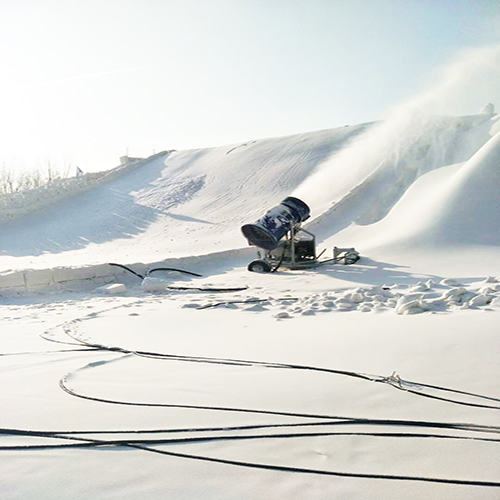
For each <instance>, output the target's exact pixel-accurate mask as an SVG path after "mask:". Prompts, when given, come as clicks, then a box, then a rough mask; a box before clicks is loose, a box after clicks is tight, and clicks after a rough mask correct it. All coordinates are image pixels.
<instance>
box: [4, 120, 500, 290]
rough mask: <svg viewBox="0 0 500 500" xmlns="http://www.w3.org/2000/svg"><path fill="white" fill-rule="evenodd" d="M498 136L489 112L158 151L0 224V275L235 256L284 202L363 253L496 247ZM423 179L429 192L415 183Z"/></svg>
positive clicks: (333, 239)
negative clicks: (296, 203)
mask: <svg viewBox="0 0 500 500" xmlns="http://www.w3.org/2000/svg"><path fill="white" fill-rule="evenodd" d="M498 128H499V121H498V115H495V114H491V113H490V114H486V113H484V114H479V115H474V116H468V117H461V118H451V117H450V118H447V117H443V118H436V117H426V118H425V119H423V118H422V117H419V118H418V119H413V120H406V121H402V120H401V118H397V119H392V120H389V121H388V122H384V123H380V124H366V125H359V126H351V127H342V128H338V129H333V130H324V131H320V132H313V133H306V134H299V135H295V136H290V137H282V138H275V139H266V140H259V141H249V142H247V143H243V144H238V145H232V146H226V147H217V148H211V149H200V150H191V151H179V152H167V153H165V154H163V155H156V157H154V158H152V159H150V160H149V161H146V162H143V163H141V164H140V165H139V166H135V167H134V168H132V169H131V168H128V169H122V170H121V171H113V175H108V177H107V178H105V181H104V182H103V181H102V180H100V181H99V182H98V183H97V185H96V186H95V187H93V188H90V189H89V187H88V185H84V187H85V189H84V190H82V189H78V185H76V187H75V191H74V194H73V196H72V197H71V198H69V197H68V196H67V191H66V198H63V199H62V200H56V202H55V203H53V204H52V205H50V206H48V207H46V208H44V207H37V206H36V204H33V205H32V207H31V208H30V213H28V214H27V215H25V216H24V217H22V218H15V219H13V220H10V221H7V222H5V223H4V224H3V225H2V226H1V228H2V239H1V245H0V265H1V268H2V273H3V274H5V273H10V274H9V276H10V282H12V276H11V274H12V272H20V271H25V270H27V269H39V270H40V269H52V268H56V267H57V268H59V267H61V266H62V267H70V268H74V267H77V268H78V267H84V266H87V267H88V266H97V265H100V264H105V263H106V262H110V261H113V262H120V263H123V264H132V263H144V264H146V265H147V264H148V263H153V262H161V261H164V260H165V259H172V258H182V257H187V256H201V255H207V254H211V253H215V252H225V251H229V250H232V251H234V250H236V249H240V248H244V247H245V245H246V242H245V240H244V239H243V238H242V236H241V233H240V227H241V225H243V224H245V223H248V222H252V221H253V220H255V219H257V218H258V217H260V216H261V215H262V213H264V212H265V211H266V210H267V209H269V208H270V207H272V206H273V205H275V204H276V203H279V202H280V201H281V200H282V199H283V198H285V197H286V196H288V195H290V194H293V195H295V196H298V197H300V198H301V199H303V200H304V201H305V202H306V203H308V204H309V205H310V206H311V208H312V220H311V222H309V224H308V227H309V228H310V229H312V230H313V231H314V232H315V233H316V234H317V236H318V239H319V241H325V242H326V244H327V245H332V243H333V244H338V245H341V246H342V245H344V244H347V245H349V246H356V247H359V248H360V250H361V251H362V252H364V253H366V252H367V251H370V249H371V247H372V246H373V245H374V244H375V243H374V239H375V240H377V241H378V243H377V245H378V246H380V245H387V244H389V243H390V242H392V241H393V240H394V239H398V240H405V239H408V238H407V235H410V234H411V235H416V234H417V232H418V234H419V235H420V236H418V238H417V239H418V241H419V243H422V242H426V243H427V244H430V243H431V240H432V242H433V244H436V245H437V244H439V245H441V246H442V244H443V243H445V241H444V240H446V242H448V243H452V241H451V239H450V238H451V233H453V234H454V235H455V236H454V238H453V244H457V243H464V244H470V245H473V244H488V243H490V244H493V245H496V244H497V243H498V232H497V231H495V224H496V223H497V222H498V221H497V214H498V197H497V196H496V192H495V186H497V183H498V171H497V170H495V167H494V165H495V162H496V161H497V158H498V154H499V153H498V148H495V147H494V146H493V145H492V144H493V143H492V142H491V141H492V140H493V139H492V137H493V135H495V132H496V130H497V129H498ZM490 143H491V144H490ZM473 155H475V156H474V159H473V160H471V157H473ZM459 162H461V164H464V163H465V164H464V165H463V167H460V166H457V167H455V168H456V169H459V172H457V173H456V175H454V174H453V179H463V180H462V181H459V180H453V179H450V178H449V177H450V176H451V175H452V170H451V167H450V168H449V169H443V167H448V166H451V165H456V164H457V163H459ZM469 171H470V172H469ZM434 172H439V173H438V174H435V173H434ZM466 172H469V173H468V174H467V173H466ZM481 172H482V173H481ZM427 176H429V177H431V178H432V179H433V180H432V181H429V182H432V184H433V185H432V191H433V192H432V193H431V192H430V191H428V190H427V189H423V188H419V186H420V185H423V184H425V183H426V182H427V181H426V180H425V177H427ZM471 177H472V178H473V179H475V180H474V182H472V181H471V180H470V179H471ZM437 179H439V182H436V180H437ZM471 182H472V183H471ZM457 183H459V184H460V185H462V186H463V187H462V188H460V187H459V186H458V184H457ZM455 184H457V186H456V187H452V185H455ZM483 184H486V186H484V185H483ZM448 186H449V187H448ZM485 187H489V188H490V189H489V191H488V193H486V192H484V188H485ZM450 190H454V191H453V192H454V194H452V193H451V191H450ZM451 198H453V199H451ZM431 199H432V200H434V201H432V203H431ZM481 200H482V201H481ZM43 203H44V204H46V203H47V200H46V199H44V201H43ZM436 204H437V205H439V204H441V206H440V208H437V205H436ZM443 204H444V205H445V206H443ZM37 208H38V209H37ZM23 210H25V207H24V206H23V205H22V203H20V208H19V210H18V211H19V212H21V213H22V211H23ZM445 212H446V213H448V215H446V213H445ZM14 215H16V213H15V211H14ZM389 215H390V216H389ZM454 217H455V221H454V222H453V221H452V219H453V218H454ZM396 221H399V222H396ZM446 221H448V222H446ZM457 221H458V222H457ZM443 225H444V226H445V227H443ZM465 226H466V227H465ZM452 227H453V228H454V229H452ZM346 228H347V229H346ZM342 230H345V231H342ZM339 233H340V234H339ZM444 233H446V235H448V236H445V234H444ZM485 234H487V235H489V236H484V235H485ZM374 235H376V237H375V236H374ZM474 235H475V236H474ZM415 237H417V236H415ZM458 240H460V241H458ZM413 244H414V243H413V242H412V243H411V245H413ZM92 272H93V271H92ZM99 272H100V271H99ZM99 272H97V274H99ZM94 274H95V273H94ZM23 280H25V278H23ZM1 281H2V278H1V277H0V288H1V287H2V284H1ZM14 281H15V280H14Z"/></svg>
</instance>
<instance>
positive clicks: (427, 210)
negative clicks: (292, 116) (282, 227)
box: [0, 104, 500, 500]
mask: <svg viewBox="0 0 500 500" xmlns="http://www.w3.org/2000/svg"><path fill="white" fill-rule="evenodd" d="M499 170H500V120H499V115H497V114H495V112H494V106H493V105H492V104H487V105H486V106H484V107H483V108H481V110H480V112H479V113H478V114H477V115H471V116H464V117H437V116H434V117H430V116H423V115H422V114H418V113H414V114H411V115H410V116H403V115H400V114H396V115H394V116H393V117H392V118H390V119H389V120H387V121H384V122H381V123H370V124H361V125H356V126H345V127H340V128H336V129H332V130H323V131H318V132H310V133H304V134H299V135H294V136H289V137H280V138H270V139H265V140H255V141H248V142H245V143H241V144H234V145H229V146H225V147H215V148H209V149H199V150H189V151H165V152H163V153H160V154H158V155H155V156H154V157H151V158H149V159H145V160H141V161H138V162H135V163H133V164H131V165H128V166H125V167H119V168H117V169H113V170H111V171H110V172H108V173H104V174H100V175H98V176H95V177H92V178H91V177H88V176H87V177H86V176H83V177H81V178H78V179H73V180H71V181H64V182H62V181H60V183H57V182H56V183H54V184H53V185H52V186H50V187H47V188H44V189H45V190H41V189H38V190H37V191H36V192H27V193H19V194H17V195H16V197H15V202H14V201H13V198H12V197H4V198H0V207H1V210H0V223H1V227H0V228H1V231H2V236H1V245H0V264H1V267H0V308H1V311H2V318H1V325H2V336H1V342H2V344H1V345H2V348H1V353H0V360H1V367H2V370H1V372H0V377H1V378H2V387H3V390H2V417H1V421H2V425H1V428H2V443H1V445H0V446H1V447H2V448H1V452H0V457H1V460H2V467H1V472H0V477H1V481H0V485H1V486H0V492H1V493H2V498H6V499H12V500H18V499H24V498H37V499H47V500H49V499H50V500H54V499H57V498H61V499H63V498H64V499H86V498H99V499H120V500H123V499H132V498H134V499H135V498H138V497H141V498H144V499H153V498H175V499H198V498H203V499H214V500H215V499H217V500H220V499H225V498H227V499H233V498H238V499H241V498H243V499H255V498H266V499H283V498H287V499H301V500H302V499H309V498H310V499H331V498H342V499H344V498H352V499H360V500H361V499H363V500H365V499H367V498H370V499H380V500H391V499H400V498H404V499H405V500H406V499H408V500H412V499H415V500H417V499H418V500H421V499H422V498H439V499H440V500H446V499H453V500H456V499H464V500H465V499H467V500H469V499H471V498H473V499H475V500H476V499H484V500H486V499H488V500H493V499H496V498H498V496H499V494H500V493H499V492H500V490H499V488H500V475H499V473H498V462H499V460H500V446H499V439H498V433H499V432H500V422H499V415H500V413H499V412H500V392H499V386H498V380H499V379H500V367H499V363H498V360H499V355H500V340H499V328H498V325H499V324H500V323H499V319H500V238H499V235H500V195H499V193H500V173H499ZM289 195H292V196H296V197H299V198H300V199H302V200H303V201H305V202H306V203H307V204H308V205H309V206H310V207H311V211H312V214H311V218H310V219H309V220H308V221H306V223H305V225H304V227H305V228H306V229H307V230H309V231H311V232H312V233H314V234H315V235H316V236H317V244H318V251H322V250H325V254H324V255H327V256H331V254H332V251H333V247H334V246H340V247H346V246H349V247H355V248H356V250H358V251H359V252H360V254H361V259H360V260H359V261H358V262H356V263H355V264H352V265H343V264H342V263H337V264H329V265H324V266H320V267H317V268H314V269H305V270H289V269H287V268H284V267H282V268H279V269H278V270H277V271H276V272H273V273H251V272H248V271H247V265H248V263H249V262H250V261H251V260H253V259H254V258H255V257H256V255H257V249H255V247H250V246H248V245H247V242H246V240H245V238H244V237H243V236H242V234H241V232H240V228H241V226H242V225H243V224H246V223H252V222H254V221H256V220H257V219H259V217H261V216H262V215H263V214H264V213H265V212H266V211H267V210H268V209H270V208H271V207H273V206H275V205H276V204H278V203H279V202H280V201H282V200H283V199H284V198H285V197H287V196H289Z"/></svg>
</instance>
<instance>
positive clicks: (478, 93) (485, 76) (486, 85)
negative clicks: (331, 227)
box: [293, 45, 500, 214]
mask: <svg viewBox="0 0 500 500" xmlns="http://www.w3.org/2000/svg"><path fill="white" fill-rule="evenodd" d="M434 80H435V81H437V82H438V83H437V84H435V85H434V86H433V87H432V88H430V89H429V90H427V91H425V92H423V93H422V94H421V95H419V96H417V97H415V98H414V99H412V100H411V101H409V102H407V103H404V104H402V105H399V106H397V107H395V108H394V109H393V110H392V111H391V112H390V113H389V116H388V118H387V119H386V120H385V121H384V122H382V123H380V124H377V125H376V126H374V127H372V128H371V129H369V130H368V131H367V132H366V133H365V134H363V135H362V136H360V137H358V138H357V139H355V140H354V141H353V142H351V143H350V144H349V145H348V146H346V147H345V148H343V149H342V150H341V151H340V152H338V153H337V154H335V155H334V156H332V157H331V158H330V159H329V160H327V161H326V162H325V163H324V164H323V165H322V166H321V167H320V168H319V169H318V171H317V173H316V174H315V175H313V176H311V177H310V178H308V179H307V180H306V181H305V182H304V183H303V184H302V185H301V186H299V187H298V188H297V189H296V190H295V192H294V193H293V195H294V196H297V197H298V198H301V199H303V200H304V201H306V202H307V203H308V204H309V205H311V207H312V208H313V211H314V212H315V214H318V213H322V212H323V211H324V210H327V209H328V207H330V206H331V205H332V204H334V203H335V202H337V201H339V200H340V199H341V198H342V196H343V195H345V193H346V192H349V191H350V190H352V189H353V188H354V187H356V186H357V185H359V184H360V183H362V182H363V181H364V180H365V179H366V178H367V177H368V176H369V175H370V174H373V173H374V172H375V171H377V170H378V171H380V170H385V171H388V170H392V171H394V172H395V174H396V175H395V176H393V177H394V178H393V179H392V182H396V183H397V182H400V181H401V180H404V178H405V177H408V176H410V177H413V179H414V178H415V176H418V175H420V174H422V173H424V172H426V171H429V170H432V169H434V168H438V167H441V166H444V165H447V164H451V163H456V162H459V161H466V160H468V159H469V158H470V157H471V156H472V154H473V153H474V152H475V151H477V149H478V148H479V147H481V146H482V145H483V144H484V143H485V142H486V141H487V140H488V139H489V137H490V129H491V126H490V128H485V130H482V129H480V130H477V128H478V127H479V126H480V125H481V124H482V123H485V122H487V121H488V119H489V118H491V116H492V114H491V113H490V112H493V110H494V108H493V106H492V105H491V104H487V105H486V106H484V107H483V108H482V109H481V114H480V115H476V116H470V117H468V119H464V118H462V119H458V118H456V119H453V118H444V117H443V115H444V114H447V113H450V114H455V113H457V111H461V112H466V111H465V110H464V109H463V108H464V105H469V106H471V105H472V103H473V102H474V103H475V106H476V107H475V108H474V109H475V110H476V109H477V107H478V106H480V105H484V104H485V103H489V101H493V100H495V98H496V99H497V100H500V87H499V86H498V81H500V45H495V46H489V47H484V48H481V49H475V50H468V51H466V52H464V53H462V54H461V56H460V57H458V58H457V60H456V61H454V62H453V63H452V64H450V65H449V66H448V67H447V68H445V70H444V71H443V72H442V74H441V75H439V76H438V75H436V77H435V78H434ZM468 109H471V108H468ZM458 129H462V130H464V129H474V130H471V133H470V134H469V135H468V136H467V137H465V136H464V135H461V138H460V139H461V140H460V143H459V144H456V131H457V130H458ZM464 139H465V140H464ZM450 150H451V151H452V152H453V154H451V155H450ZM403 160H404V161H403ZM403 184H406V183H404V182H403ZM403 192H404V191H403ZM402 194H403V193H400V195H402Z"/></svg>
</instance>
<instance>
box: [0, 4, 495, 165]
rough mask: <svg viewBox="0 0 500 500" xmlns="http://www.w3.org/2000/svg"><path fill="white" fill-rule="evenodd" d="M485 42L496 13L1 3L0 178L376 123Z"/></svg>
mask: <svg viewBox="0 0 500 500" xmlns="http://www.w3.org/2000/svg"><path fill="white" fill-rule="evenodd" d="M495 43H500V2H499V1H498V0H469V1H465V0H78V1H76V0H0V61H1V67H2V70H3V72H2V76H3V78H2V81H1V82H0V107H1V108H0V109H1V110H2V113H1V121H0V123H1V125H0V134H1V136H0V168H1V165H2V163H8V164H12V165H21V164H22V163H25V164H27V165H28V164H30V163H31V164H34V163H36V162H42V163H43V162H45V161H46V160H47V158H52V161H55V162H62V161H63V160H64V159H65V161H67V162H69V163H71V165H72V166H76V165H79V166H80V167H81V168H83V169H84V170H98V169H107V168H111V167H113V166H115V165H116V164H117V162H118V157H119V156H121V155H124V154H125V153H126V152H127V148H128V152H129V154H130V155H131V156H147V155H149V154H152V153H153V151H160V150H163V149H170V148H175V149H187V148H196V147H208V146H217V145H226V144H231V143H236V142H241V141H245V140H250V139H256V138H262V137H271V136H280V135H288V134H292V133H298V132H307V131H313V130H319V129H324V128H332V127H336V126H341V125H344V124H357V123H363V122H368V121H374V120H380V119H383V118H384V117H385V116H386V115H387V113H388V111H389V110H390V109H391V108H392V107H393V106H395V105H397V104H398V103H401V102H404V101H405V100H408V99H410V98H412V97H413V96H415V95H418V94H419V93H420V92H422V90H424V89H425V88H427V87H429V86H432V84H433V79H435V78H438V76H437V75H438V72H439V70H440V69H441V68H443V67H444V66H445V65H446V64H447V63H448V62H449V61H450V60H453V59H454V58H455V57H456V56H457V53H458V52H459V51H461V50H463V49H465V48H470V47H481V46H485V45H489V44H495ZM499 88H500V83H499ZM493 97H494V96H492V98H491V99H489V100H492V99H493ZM483 98H487V96H483V95H478V96H477V103H475V102H474V100H473V99H472V100H467V101H466V100H464V101H463V102H461V103H458V105H455V108H454V109H450V110H449V111H450V112H451V113H454V114H473V113H475V112H476V111H477V110H478V109H479V108H480V107H481V106H482V105H483V104H486V102H483V101H482V100H481V99H483ZM496 104H497V107H500V102H497V103H496ZM28 166H29V165H28Z"/></svg>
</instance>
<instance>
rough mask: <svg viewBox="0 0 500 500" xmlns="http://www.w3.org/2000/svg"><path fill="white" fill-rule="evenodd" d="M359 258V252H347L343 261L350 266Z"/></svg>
mask: <svg viewBox="0 0 500 500" xmlns="http://www.w3.org/2000/svg"><path fill="white" fill-rule="evenodd" d="M358 260H359V254H357V253H348V254H347V255H346V256H345V259H344V263H345V265H346V266H350V265H351V264H354V263H355V262H357V261H358Z"/></svg>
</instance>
